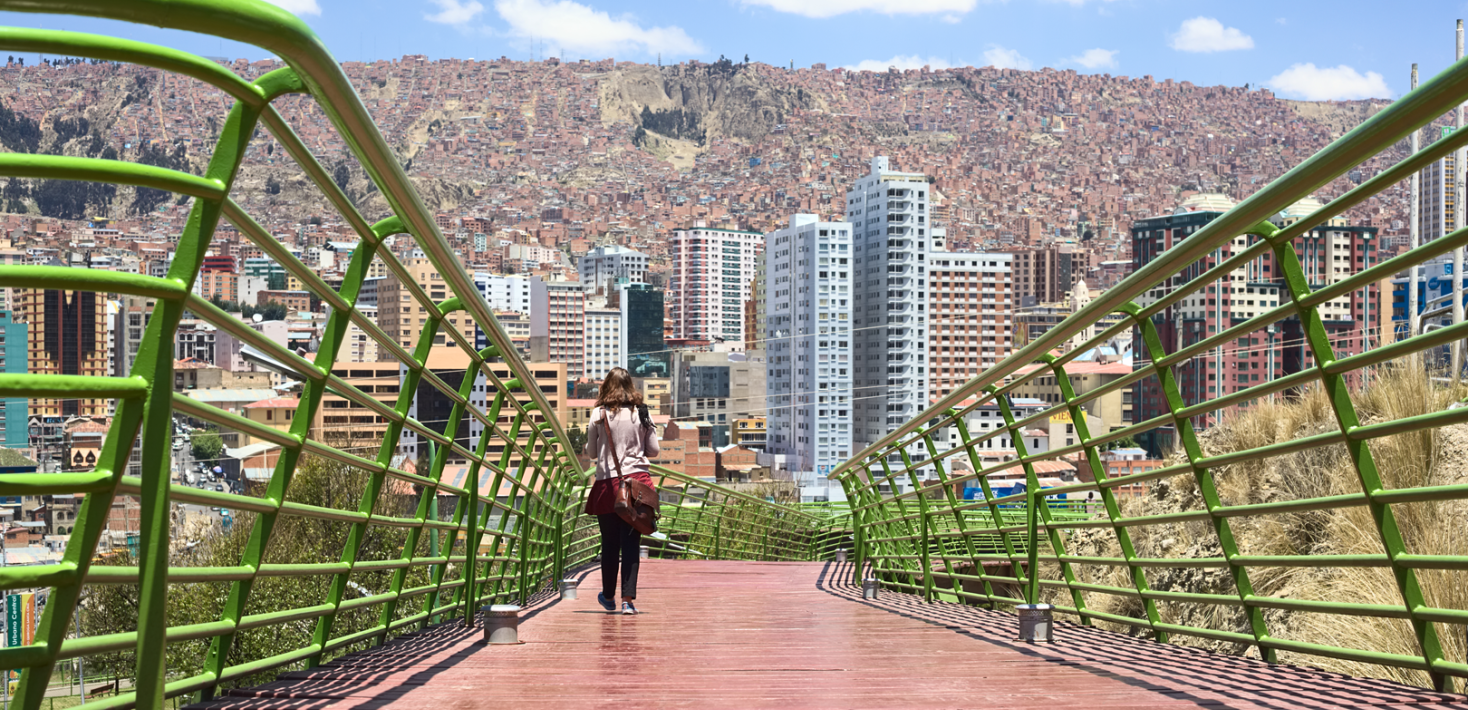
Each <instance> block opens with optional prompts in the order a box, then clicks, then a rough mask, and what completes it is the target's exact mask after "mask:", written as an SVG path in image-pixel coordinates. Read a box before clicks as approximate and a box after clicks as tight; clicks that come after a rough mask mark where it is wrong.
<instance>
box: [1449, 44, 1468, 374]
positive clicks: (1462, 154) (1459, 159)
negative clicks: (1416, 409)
mask: <svg viewBox="0 0 1468 710" xmlns="http://www.w3.org/2000/svg"><path fill="white" fill-rule="evenodd" d="M1462 59H1463V21H1462V20H1458V51H1457V53H1456V54H1454V55H1453V61H1454V63H1457V62H1458V61H1461V60H1462ZM1457 113H1458V116H1457V118H1458V121H1457V123H1455V124H1454V125H1455V126H1456V128H1454V129H1453V130H1457V131H1461V130H1463V104H1458V112H1457ZM1465 160H1468V151H1464V149H1462V148H1459V149H1457V150H1455V151H1453V183H1452V184H1453V228H1454V229H1461V228H1462V227H1463V197H1464V195H1463V169H1464V168H1465V167H1468V165H1464V164H1463V163H1464V161H1465ZM1444 236H1446V235H1444ZM1452 313H1453V325H1457V324H1459V323H1462V322H1463V247H1458V248H1457V249H1454V250H1453V311H1452ZM1462 377H1463V340H1462V339H1461V338H1459V339H1457V340H1454V341H1453V382H1454V383H1456V382H1458V381H1459V380H1460V379H1462Z"/></svg>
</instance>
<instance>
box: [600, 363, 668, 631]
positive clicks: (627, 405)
mask: <svg viewBox="0 0 1468 710" xmlns="http://www.w3.org/2000/svg"><path fill="white" fill-rule="evenodd" d="M586 451H587V453H589V454H590V455H591V457H592V458H594V459H595V460H596V483H595V484H593V485H592V487H591V493H590V494H589V495H588V496H587V497H586V514H587V515H595V516H596V519H597V524H598V526H599V527H600V528H601V589H602V590H601V591H600V592H598V593H597V595H596V600H597V601H598V602H601V605H602V607H603V608H605V609H606V610H607V611H616V610H617V606H616V602H615V601H614V600H615V599H616V593H617V567H618V564H617V563H618V558H619V557H620V558H621V571H622V613H623V614H636V613H637V607H635V606H633V604H632V602H633V601H634V600H636V599H637V567H638V548H640V547H641V546H642V533H640V532H637V530H636V529H634V528H633V527H632V526H631V525H628V524H627V522H626V521H624V520H622V518H621V517H620V516H618V515H617V513H616V511H615V510H613V508H612V506H613V504H615V503H616V500H617V487H618V486H620V485H621V480H620V479H621V477H627V478H636V479H638V480H641V481H642V482H643V483H646V484H647V485H648V486H651V485H652V476H650V475H648V461H647V459H648V457H649V456H657V455H658V437H657V430H656V429H654V428H653V425H652V418H651V417H649V416H648V414H647V407H646V406H645V405H643V403H642V394H641V393H639V392H638V391H637V388H635V387H633V385H632V375H631V374H629V373H628V372H627V371H626V370H624V369H622V368H620V367H614V368H612V370H611V371H610V372H608V373H607V377H606V379H605V380H602V383H601V393H600V394H599V395H598V396H597V398H596V407H595V408H593V409H592V410H591V423H590V430H589V431H588V432H587V436H586Z"/></svg>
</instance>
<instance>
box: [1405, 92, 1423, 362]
mask: <svg viewBox="0 0 1468 710" xmlns="http://www.w3.org/2000/svg"><path fill="white" fill-rule="evenodd" d="M1412 90H1413V91H1416V90H1417V65H1416V64H1415V63H1414V64H1413V65H1412ZM1421 149H1422V129H1420V128H1419V129H1417V130H1415V131H1412V155H1414V156H1415V155H1417V151H1419V150H1421ZM1421 211H1422V171H1421V170H1418V171H1417V172H1414V173H1412V203H1411V207H1409V208H1408V210H1407V212H1408V224H1409V225H1411V226H1410V227H1409V230H1408V231H1409V234H1410V235H1411V244H1412V251H1417V247H1418V246H1419V245H1420V243H1421V233H1420V229H1421V228H1420V227H1419V225H1418V218H1419V215H1418V213H1419V212H1421ZM1417 274H1418V271H1417V265H1416V264H1413V265H1412V266H1411V267H1410V268H1409V269H1408V271H1407V337H1409V338H1410V337H1413V336H1415V335H1417V334H1418V333H1419V332H1421V330H1422V316H1420V315H1418V311H1417ZM1413 357H1418V356H1417V355H1414V356H1413Z"/></svg>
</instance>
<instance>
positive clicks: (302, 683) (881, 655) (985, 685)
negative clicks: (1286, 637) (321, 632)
mask: <svg viewBox="0 0 1468 710" xmlns="http://www.w3.org/2000/svg"><path fill="white" fill-rule="evenodd" d="M582 576H583V580H584V581H583V583H582V585H581V595H580V596H581V599H579V600H577V601H573V602H561V601H552V600H547V601H543V602H541V603H539V604H535V605H531V606H530V607H528V608H527V609H526V610H525V612H524V613H523V614H522V620H521V622H520V639H521V640H522V641H524V642H525V643H523V644H521V645H518V646H485V645H482V644H480V643H478V640H479V639H480V638H481V632H478V631H477V630H464V629H458V628H450V627H449V626H448V625H445V626H442V627H438V628H435V629H430V630H428V631H424V632H421V633H417V634H412V635H409V636H405V637H402V638H400V639H397V640H395V641H393V642H391V643H388V644H386V645H384V646H383V647H381V648H378V649H373V650H370V651H365V652H361V653H356V654H352V655H349V656H345V657H343V658H341V659H338V660H337V661H335V662H333V663H331V664H328V665H326V666H323V667H321V668H317V669H314V670H309V671H293V672H288V673H285V674H282V676H281V678H280V680H278V681H276V682H274V683H271V684H268V685H264V686H260V687H256V688H250V689H243V690H235V691H231V693H230V695H228V696H224V697H221V698H218V699H215V700H213V701H210V702H208V703H204V704H202V705H198V706H195V707H201V708H214V709H223V708H238V709H240V710H246V709H248V710H263V709H266V708H280V709H283V710H287V709H288V710H301V709H305V708H332V709H333V710H336V709H342V710H346V709H348V708H388V707H391V708H430V709H435V710H450V709H453V710H458V709H466V710H467V709H471V708H540V707H545V708H561V709H565V708H582V707H592V706H608V707H616V708H655V707H690V708H792V707H800V708H809V707H829V708H884V709H885V708H903V707H966V708H1044V709H1045V710H1059V709H1061V708H1193V707H1204V708H1238V709H1240V710H1242V709H1246V708H1270V709H1278V710H1283V709H1285V708H1361V707H1372V708H1404V707H1408V706H1414V707H1418V706H1423V705H1427V706H1429V707H1434V708H1465V709H1468V702H1464V698H1463V697H1462V696H1459V695H1444V694H1439V693H1433V692H1430V691H1426V690H1422V689H1419V688H1411V687H1407V686H1402V685H1397V684H1394V683H1389V682H1384V681H1375V680H1362V679H1357V678H1350V677H1346V676H1341V675H1336V674H1331V673H1324V672H1321V671H1317V670H1313V669H1308V668H1298V667H1292V666H1282V665H1276V666H1270V665H1267V664H1265V663H1263V662H1260V661H1253V660H1249V659H1244V658H1236V657H1229V656H1219V655H1212V654H1208V653H1205V652H1201V651H1195V650H1191V649H1187V648H1182V647H1178V646H1171V645H1165V644H1158V643H1153V642H1151V641H1146V640H1140V639H1133V638H1129V637H1126V636H1122V635H1119V634H1115V633H1110V632H1106V631H1101V630H1097V629H1091V628H1085V627H1081V626H1078V625H1073V624H1069V623H1066V622H1060V623H1059V624H1058V628H1057V630H1056V641H1057V643H1056V644H1054V645H1051V646H1031V645H1027V644H1020V643H1015V642H1014V641H1013V640H1012V639H1013V637H1014V634H1015V631H1016V622H1015V620H1014V617H1013V616H1010V615H1008V614H1002V613H996V612H990V611H986V610H983V609H978V608H974V607H965V606H960V605H956V604H945V603H934V604H928V603H924V602H923V601H922V600H921V599H920V598H918V597H913V596H909V595H903V594H895V593H891V592H886V591H884V592H883V593H882V596H881V599H879V600H878V601H876V602H867V601H863V600H862V599H861V595H860V590H859V589H857V588H855V587H853V586H851V585H850V584H849V580H850V579H851V569H850V567H848V566H841V567H838V566H836V565H832V564H825V563H758V562H705V561H663V560H649V561H646V562H644V568H643V571H642V574H641V580H640V586H641V590H640V591H641V597H640V598H639V607H640V608H641V610H642V612H643V613H642V614H641V615H639V616H635V617H624V616H621V615H614V614H608V613H606V612H605V611H603V610H602V609H601V607H600V606H599V605H597V603H596V591H597V590H596V588H597V586H599V581H598V580H599V579H600V573H599V572H598V571H596V570H591V571H588V572H584V573H583V575H582Z"/></svg>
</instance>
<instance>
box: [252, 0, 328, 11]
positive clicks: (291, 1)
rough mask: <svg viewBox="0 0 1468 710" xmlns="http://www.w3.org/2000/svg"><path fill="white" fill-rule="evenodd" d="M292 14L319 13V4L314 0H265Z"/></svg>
mask: <svg viewBox="0 0 1468 710" xmlns="http://www.w3.org/2000/svg"><path fill="white" fill-rule="evenodd" d="M265 2H268V3H270V4H271V5H275V6H276V7H279V8H280V9H282V10H285V11H286V12H289V13H291V14H293V15H320V14H321V6H320V5H317V4H316V0H265Z"/></svg>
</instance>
